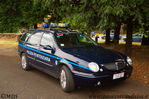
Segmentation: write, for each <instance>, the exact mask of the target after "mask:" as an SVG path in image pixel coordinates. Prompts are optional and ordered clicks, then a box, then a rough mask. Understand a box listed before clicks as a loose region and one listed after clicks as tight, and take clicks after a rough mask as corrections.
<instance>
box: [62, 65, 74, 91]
mask: <svg viewBox="0 0 149 99" xmlns="http://www.w3.org/2000/svg"><path fill="white" fill-rule="evenodd" d="M60 85H61V88H62V90H63V91H65V92H71V91H73V90H74V89H75V83H74V79H73V77H72V73H71V72H70V70H69V69H68V68H67V67H66V66H62V68H61V70H60Z"/></svg>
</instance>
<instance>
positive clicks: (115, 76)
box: [113, 72, 124, 79]
mask: <svg viewBox="0 0 149 99" xmlns="http://www.w3.org/2000/svg"><path fill="white" fill-rule="evenodd" d="M123 77H124V72H122V73H118V74H114V75H113V79H119V78H123Z"/></svg>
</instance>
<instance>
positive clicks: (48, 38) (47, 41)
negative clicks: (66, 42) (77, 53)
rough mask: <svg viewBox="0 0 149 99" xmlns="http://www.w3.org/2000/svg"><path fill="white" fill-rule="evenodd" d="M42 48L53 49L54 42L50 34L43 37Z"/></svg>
mask: <svg viewBox="0 0 149 99" xmlns="http://www.w3.org/2000/svg"><path fill="white" fill-rule="evenodd" d="M40 45H41V46H43V47H44V46H48V45H49V46H51V47H53V41H52V37H51V35H50V34H47V33H44V34H43V36H42V39H41V43H40Z"/></svg>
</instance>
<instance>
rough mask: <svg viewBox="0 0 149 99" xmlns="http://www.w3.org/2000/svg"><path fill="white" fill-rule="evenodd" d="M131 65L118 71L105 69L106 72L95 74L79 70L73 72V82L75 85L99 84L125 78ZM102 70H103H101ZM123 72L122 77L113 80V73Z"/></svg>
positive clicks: (128, 75) (130, 69) (129, 72)
mask: <svg viewBox="0 0 149 99" xmlns="http://www.w3.org/2000/svg"><path fill="white" fill-rule="evenodd" d="M132 69H133V68H132V66H129V67H126V68H124V69H122V70H119V71H106V73H103V74H99V75H95V74H87V73H81V72H76V71H74V72H73V77H74V82H75V84H76V86H99V85H103V84H104V83H106V82H108V81H116V80H125V79H128V78H129V77H130V76H131V73H132ZM103 72H104V71H103ZM121 72H124V77H123V78H119V79H115V80H113V75H114V74H116V73H121Z"/></svg>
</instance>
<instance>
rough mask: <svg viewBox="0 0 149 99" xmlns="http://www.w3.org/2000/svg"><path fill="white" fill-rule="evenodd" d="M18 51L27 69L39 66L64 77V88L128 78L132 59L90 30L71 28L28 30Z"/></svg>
mask: <svg viewBox="0 0 149 99" xmlns="http://www.w3.org/2000/svg"><path fill="white" fill-rule="evenodd" d="M18 53H19V56H20V59H21V67H22V68H23V69H24V70H29V69H30V68H32V67H33V68H36V69H38V70H40V71H42V72H44V73H47V74H49V75H51V76H53V77H55V78H57V79H59V81H60V85H61V88H62V90H63V91H65V92H70V91H72V90H74V89H75V87H76V86H99V85H102V84H103V83H104V82H106V81H114V80H118V79H119V80H120V79H122V80H125V79H127V78H129V77H130V75H131V72H132V66H131V65H132V60H131V59H130V58H129V57H127V56H125V55H123V54H121V53H119V52H116V51H114V50H109V49H106V48H103V47H101V46H99V45H98V44H97V43H96V42H95V41H93V40H92V39H91V38H90V37H88V36H87V35H86V34H84V33H81V32H79V31H74V30H68V29H48V30H45V29H44V30H30V31H26V32H25V33H24V34H23V35H22V37H21V39H20V41H19V43H18Z"/></svg>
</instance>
